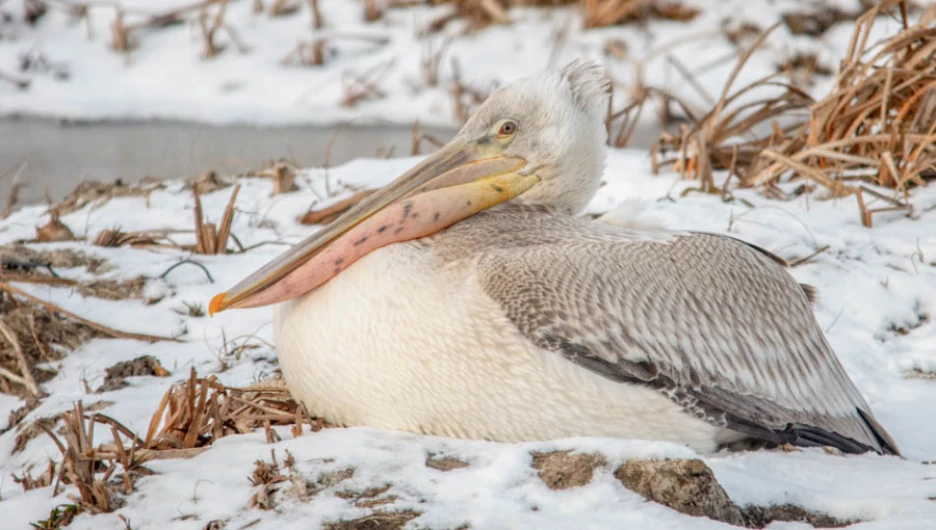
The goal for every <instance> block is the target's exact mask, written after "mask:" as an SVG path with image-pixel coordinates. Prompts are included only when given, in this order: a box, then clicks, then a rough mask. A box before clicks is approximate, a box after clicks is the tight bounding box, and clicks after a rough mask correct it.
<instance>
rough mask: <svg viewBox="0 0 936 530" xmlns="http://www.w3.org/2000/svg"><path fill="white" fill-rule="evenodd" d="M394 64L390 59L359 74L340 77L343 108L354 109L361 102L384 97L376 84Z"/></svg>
mask: <svg viewBox="0 0 936 530" xmlns="http://www.w3.org/2000/svg"><path fill="white" fill-rule="evenodd" d="M395 63H396V60H395V59H390V60H387V61H384V62H381V63H378V64H376V65H374V66H373V67H372V68H370V69H368V70H366V71H365V72H363V73H361V74H346V75H344V76H342V84H343V85H344V98H343V99H342V101H341V104H342V105H343V106H345V107H354V106H355V105H357V104H358V103H360V102H361V101H366V100H369V99H379V98H383V97H385V96H386V94H385V93H384V91H383V90H381V89H380V88H379V86H378V82H379V81H380V80H381V79H383V77H384V76H385V75H387V74H388V73H390V71H391V70H392V68H393V65H394V64H395Z"/></svg>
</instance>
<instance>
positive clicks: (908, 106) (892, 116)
mask: <svg viewBox="0 0 936 530" xmlns="http://www.w3.org/2000/svg"><path fill="white" fill-rule="evenodd" d="M884 10H894V11H896V16H897V17H899V18H900V19H901V20H902V21H903V28H902V29H901V30H900V31H899V32H898V33H897V34H895V35H892V36H890V37H888V38H887V39H885V40H883V41H881V42H878V43H871V42H869V35H870V31H871V27H872V26H873V24H874V23H875V21H876V20H877V18H878V16H879V15H880V14H881V13H882V12H884ZM907 10H908V5H907V3H906V2H903V1H889V2H884V3H882V4H881V5H880V6H876V7H874V8H872V9H871V10H869V11H868V12H867V13H865V14H864V15H862V16H861V17H860V18H859V19H858V21H857V22H856V27H855V31H854V33H853V35H852V38H851V42H850V45H849V51H848V53H847V55H846V57H845V58H844V59H843V61H842V63H841V68H840V72H839V74H838V76H837V79H836V83H835V86H834V88H833V89H832V91H831V92H830V93H829V94H828V95H827V96H825V97H824V98H822V99H820V100H819V101H813V100H811V99H810V98H809V97H808V96H807V95H806V94H804V93H802V92H801V91H800V90H798V89H797V88H795V87H793V86H791V85H790V84H788V83H783V82H781V81H779V80H777V79H776V76H777V75H779V74H774V75H771V76H767V77H765V78H763V79H760V80H758V81H756V82H754V83H752V84H750V85H748V86H745V87H743V88H741V89H739V90H737V91H735V92H730V90H731V86H732V82H733V80H734V79H735V77H736V76H737V74H738V72H739V71H740V69H741V68H742V67H743V66H744V64H745V62H746V61H747V60H748V59H749V58H750V55H751V53H752V51H753V49H754V48H755V47H756V46H757V45H759V44H760V43H761V42H762V41H763V40H764V38H766V35H767V33H769V31H768V32H767V33H764V34H762V36H761V37H760V39H759V40H758V41H756V42H755V43H754V45H753V46H752V47H751V48H750V49H748V50H747V51H745V52H744V53H742V54H741V56H740V58H739V60H738V63H737V65H736V67H735V70H734V72H733V73H732V76H731V78H730V79H729V80H728V83H727V84H726V86H725V90H724V92H723V93H722V94H721V97H720V98H719V100H718V101H717V103H716V104H715V105H714V106H713V108H712V109H711V110H710V111H709V112H708V113H706V114H705V115H704V116H702V117H701V118H699V119H698V120H696V121H695V123H694V124H693V125H692V126H691V127H685V128H683V130H682V132H681V134H679V135H665V134H664V135H663V136H662V138H661V140H660V146H661V152H663V153H665V152H669V153H672V154H673V156H672V158H671V159H670V160H668V161H665V162H660V161H659V160H658V158H657V157H658V156H659V155H660V152H656V153H654V155H655V157H654V158H655V160H656V161H657V162H656V163H657V164H660V163H666V162H671V163H673V164H674V167H675V168H676V169H677V170H678V171H680V172H681V173H682V174H683V176H684V177H687V178H697V179H700V180H701V181H702V189H703V190H704V191H709V192H718V191H719V189H718V186H716V183H715V182H714V181H713V176H712V171H713V169H728V170H729V174H730V177H735V178H737V179H738V181H739V182H740V184H741V185H742V186H766V187H767V188H769V189H774V190H776V188H775V185H776V184H777V183H778V182H779V181H780V180H781V179H782V178H783V177H784V176H787V175H794V176H797V177H801V178H805V179H808V180H810V181H812V182H814V183H815V184H818V185H820V186H823V187H824V188H826V189H827V190H828V191H829V193H830V194H831V196H833V197H843V196H848V195H855V196H856V197H857V201H858V204H859V209H860V211H861V220H862V222H863V223H864V224H865V225H866V226H869V227H870V226H871V223H872V214H874V213H876V212H880V211H894V210H900V211H906V212H907V213H910V211H911V208H910V206H909V205H908V204H907V203H906V202H905V198H906V196H907V193H908V191H909V190H910V189H911V188H912V187H914V186H923V185H925V183H926V180H927V179H931V178H933V177H936V144H934V142H936V28H933V27H932V23H933V21H934V20H936V6H934V7H930V8H929V9H928V10H927V11H926V12H925V13H923V14H922V15H921V19H920V21H919V22H918V23H917V24H914V25H910V24H909V23H908V22H907V16H906V13H907ZM777 86H779V87H782V88H783V89H784V92H783V93H782V94H781V95H779V96H771V97H765V98H760V99H755V100H754V101H748V102H743V103H742V102H741V101H742V98H749V97H750V96H751V95H752V94H756V93H757V91H758V90H761V89H764V88H771V87H777ZM867 185H873V186H875V187H884V188H892V189H894V190H895V193H896V194H895V195H894V196H888V195H887V194H884V193H881V192H880V191H877V190H875V189H873V188H871V187H868V186H867ZM869 195H870V196H871V197H869ZM870 198H874V199H877V200H878V201H883V202H885V203H886V206H884V207H883V208H876V209H872V208H870V207H869V205H868V203H867V202H866V201H867V200H869V199H870Z"/></svg>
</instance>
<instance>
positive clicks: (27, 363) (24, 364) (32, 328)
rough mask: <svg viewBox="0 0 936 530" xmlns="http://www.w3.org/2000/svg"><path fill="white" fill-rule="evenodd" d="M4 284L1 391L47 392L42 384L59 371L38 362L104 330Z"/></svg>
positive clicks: (0, 321) (29, 394)
mask: <svg viewBox="0 0 936 530" xmlns="http://www.w3.org/2000/svg"><path fill="white" fill-rule="evenodd" d="M3 285H4V284H3V283H2V282H0V392H3V393H4V394H13V395H18V396H22V397H26V398H28V399H38V398H40V397H42V396H43V395H44V393H43V392H42V390H41V388H40V387H39V385H40V384H42V383H43V382H45V381H48V380H49V379H51V378H52V377H53V376H55V374H56V372H55V370H53V369H51V368H45V367H37V365H43V364H46V363H50V362H53V361H57V360H60V359H61V358H62V356H63V354H64V352H66V351H71V350H74V349H76V348H78V347H79V346H81V345H82V344H84V343H85V342H86V341H88V340H89V339H91V338H93V337H98V336H102V334H101V333H100V332H98V331H96V330H94V329H92V328H90V327H88V326H85V325H82V324H81V323H75V322H74V321H71V320H69V319H67V318H65V317H63V316H62V315H61V314H60V313H56V312H55V311H53V310H50V309H49V308H47V307H43V306H41V305H38V304H34V303H30V301H29V300H25V301H24V300H21V299H18V298H17V297H14V296H12V293H10V292H9V291H6V290H5V289H3V287H2V286H3ZM12 426H13V425H11V427H12Z"/></svg>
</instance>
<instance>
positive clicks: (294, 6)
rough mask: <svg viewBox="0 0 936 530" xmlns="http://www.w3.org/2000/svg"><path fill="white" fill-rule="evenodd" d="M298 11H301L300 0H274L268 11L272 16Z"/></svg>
mask: <svg viewBox="0 0 936 530" xmlns="http://www.w3.org/2000/svg"><path fill="white" fill-rule="evenodd" d="M296 11H299V1H298V0H273V3H272V4H270V9H269V11H268V12H267V13H268V14H269V15H270V16H271V17H281V16H284V15H291V14H293V13H295V12H296Z"/></svg>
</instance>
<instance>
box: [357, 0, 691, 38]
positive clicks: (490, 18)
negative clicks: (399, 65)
mask: <svg viewBox="0 0 936 530" xmlns="http://www.w3.org/2000/svg"><path fill="white" fill-rule="evenodd" d="M418 4H433V5H438V4H449V5H450V6H451V9H450V10H449V11H448V12H446V13H444V14H442V15H441V16H439V17H437V18H436V19H434V20H433V21H431V22H430V23H429V26H428V29H429V31H430V32H438V31H441V30H442V29H443V28H444V27H445V26H446V25H448V23H449V22H451V21H453V20H456V19H463V20H465V21H467V30H468V31H477V30H480V29H483V28H486V27H488V26H490V25H493V24H510V22H511V19H510V9H511V8H514V7H559V6H572V7H574V6H577V7H578V8H579V10H580V11H581V14H582V18H583V20H584V24H585V27H586V28H598V27H605V26H612V25H616V24H630V23H644V22H646V21H647V20H650V19H663V20H673V21H679V22H686V21H689V20H692V19H693V18H695V17H696V16H697V15H698V14H699V11H698V10H696V9H694V8H691V7H688V6H686V5H685V4H683V3H682V2H679V1H676V0H669V1H668V0H391V1H390V2H389V4H388V6H389V7H391V8H394V7H410V6H413V5H418ZM365 14H366V15H367V17H365V18H366V20H367V21H372V20H377V19H378V18H380V15H381V14H380V13H379V11H378V12H374V13H373V14H372V13H371V12H370V11H366V13H365ZM368 17H373V18H368Z"/></svg>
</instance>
